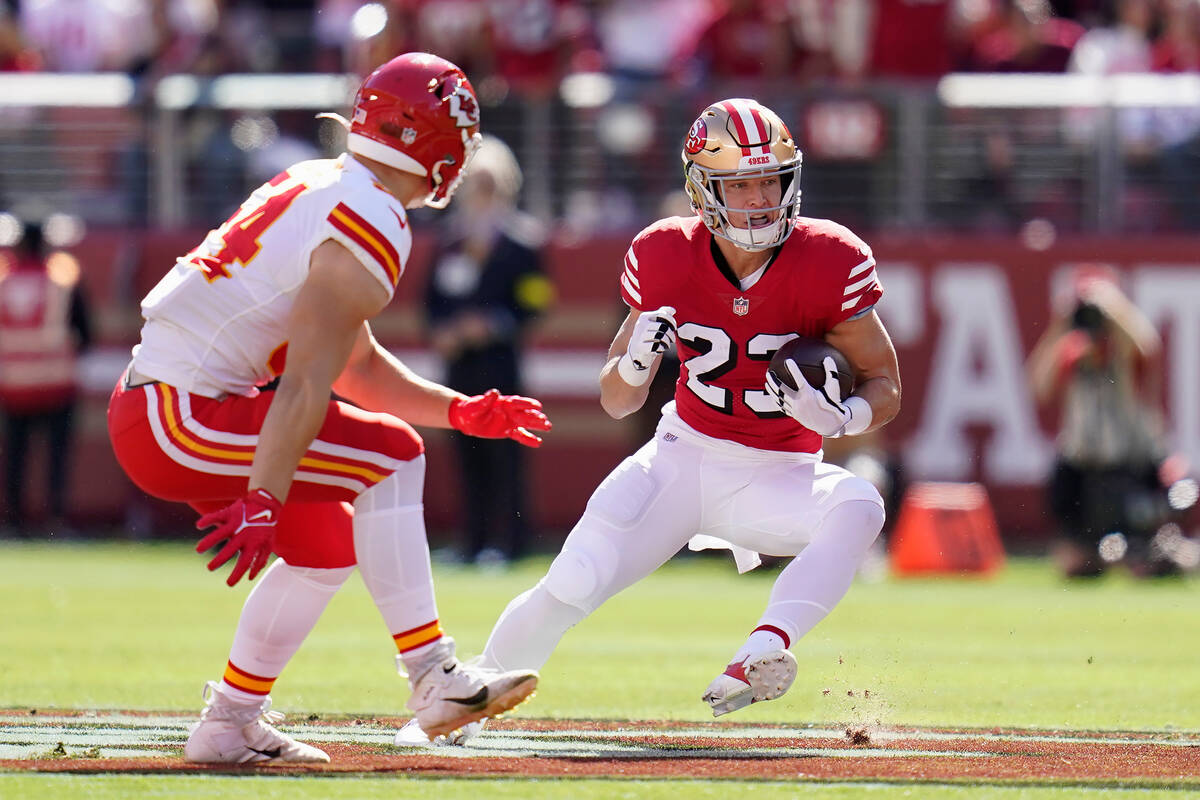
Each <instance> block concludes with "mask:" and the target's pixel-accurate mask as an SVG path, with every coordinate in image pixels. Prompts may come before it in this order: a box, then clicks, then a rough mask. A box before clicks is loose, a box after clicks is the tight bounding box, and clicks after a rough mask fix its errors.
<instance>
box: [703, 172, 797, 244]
mask: <svg viewBox="0 0 1200 800" xmlns="http://www.w3.org/2000/svg"><path fill="white" fill-rule="evenodd" d="M684 174H685V177H686V179H687V191H688V196H689V197H690V198H691V201H692V208H693V209H695V210H696V211H697V213H699V214H700V216H701V218H703V220H704V224H705V226H706V227H707V228H708V229H709V230H710V231H712V234H713V235H714V236H719V237H721V238H722V239H725V240H726V241H728V242H731V243H732V244H734V245H736V246H737V247H739V248H741V249H742V250H748V251H750V252H757V251H759V250H766V249H768V248H770V247H775V246H776V245H780V244H783V242H784V241H785V240H786V239H787V237H788V236H790V235H791V233H792V222H793V221H794V220H795V219H796V216H797V214H798V213H799V210H800V188H799V187H800V158H799V154H797V158H796V160H795V162H793V163H790V164H784V165H781V166H777V167H770V168H766V169H757V170H745V171H738V172H726V171H718V170H712V169H708V168H707V167H703V166H701V165H700V164H698V163H696V162H694V161H689V162H687V166H686V167H685V169H684ZM772 176H776V177H778V178H779V182H780V199H779V203H778V204H777V205H771V206H762V207H759V208H753V209H751V208H736V207H731V206H729V205H727V204H726V203H725V190H724V184H725V183H726V182H727V181H733V180H744V179H747V178H754V179H757V178H768V177H772ZM764 213H768V214H769V213H775V214H776V218H775V219H774V220H773V221H772V222H770V223H769V224H767V225H764V226H760V227H750V226H747V227H741V226H739V225H734V224H733V221H732V220H731V219H730V214H738V215H745V217H746V221H747V223H749V219H750V217H751V216H752V215H758V214H764Z"/></svg>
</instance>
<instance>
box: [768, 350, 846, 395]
mask: <svg viewBox="0 0 1200 800" xmlns="http://www.w3.org/2000/svg"><path fill="white" fill-rule="evenodd" d="M826 356H829V357H831V358H832V359H833V363H834V364H836V365H837V376H838V383H839V384H840V385H841V387H842V398H843V399H845V398H847V397H849V396H850V392H851V391H853V389H854V371H853V370H852V369H850V362H849V361H847V360H846V357H845V356H844V355H842V353H841V351H839V350H838V349H836V348H834V347H831V346H830V345H829V344H828V343H827V342H826V341H825V340H824V339H807V338H805V337H803V336H801V337H799V338H797V339H791V340H789V341H787V342H786V343H784V345H783V346H782V347H780V348H779V349H778V350H776V351H775V355H774V356H772V358H771V366H770V367H769V368H768V369H769V371H770V372H772V373H773V374H774V375H775V377H777V378H778V379H779V380H780V381H781V382H782V383H783V384H784V385H785V386H787V387H789V388H791V389H795V388H796V382H795V381H794V380H792V373H791V371H790V370H788V368H787V366H786V365H785V364H784V362H785V361H789V360H790V361H795V362H796V365H797V366H798V367H800V374H801V375H803V376H804V379H805V380H806V381H808V384H809V386H812V387H813V388H814V389H820V388H821V387H822V386H824V385H825V367H824V366H823V363H824V361H825V357H826Z"/></svg>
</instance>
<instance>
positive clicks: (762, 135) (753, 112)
mask: <svg viewBox="0 0 1200 800" xmlns="http://www.w3.org/2000/svg"><path fill="white" fill-rule="evenodd" d="M750 116H751V117H752V118H753V119H754V124H755V126H757V128H758V140H759V141H760V142H762V143H763V146H762V151H763V153H764V154H766V153H769V152H771V148H770V142H769V141H768V139H767V124H766V123H765V122H763V118H762V115H761V114H759V113H758V107H757V106H750Z"/></svg>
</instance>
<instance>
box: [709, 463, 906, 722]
mask: <svg viewBox="0 0 1200 800" xmlns="http://www.w3.org/2000/svg"><path fill="white" fill-rule="evenodd" d="M760 469H769V470H770V471H769V472H768V473H767V474H765V475H762V476H760V477H759V478H757V479H756V480H754V481H752V482H751V484H750V485H749V486H748V487H747V488H746V489H744V490H742V492H739V495H741V496H740V497H738V498H737V499H736V501H735V506H741V507H743V508H750V507H758V508H760V509H761V512H760V514H759V516H758V517H757V518H755V517H747V518H746V520H745V525H744V526H743V529H742V531H741V532H740V533H739V532H737V531H731V530H728V529H727V530H724V531H721V532H720V534H718V535H724V536H726V537H728V538H729V539H730V540H732V541H734V542H735V543H737V544H741V545H743V546H746V547H750V548H752V549H756V550H758V551H760V552H766V553H770V554H772V555H793V554H796V553H797V552H798V553H799V554H798V555H796V557H795V558H794V559H793V560H792V562H791V563H790V564H788V565H787V567H785V568H784V569H783V571H782V572H781V573H780V575H779V577H778V578H777V579H776V581H775V585H774V586H773V587H772V590H771V596H770V599H769V600H768V601H767V607H766V610H765V611H764V612H763V614H762V617H761V618H760V619H759V621H758V625H757V626H756V627H755V629H754V630H753V631H752V632H751V633H750V635H749V637H748V638H747V639H746V641H745V643H743V645H742V646H741V647H740V648H739V649H738V651H737V652H736V653H735V654H734V656H733V658H732V659H731V660H730V663H729V665H728V666H727V667H726V669H725V672H723V673H722V674H721V675H719V676H718V677H717V678H716V679H715V680H714V681H713V682H712V683H711V684H710V685H709V687H708V690H707V691H706V692H705V694H704V700H705V701H706V702H708V703H709V705H710V706H711V707H712V709H713V714H714V716H720V715H721V714H725V713H728V712H730V711H735V710H737V709H739V708H743V707H744V706H747V705H749V704H750V703H754V702H759V701H762V700H773V699H775V698H777V697H779V696H780V695H782V694H783V693H784V692H786V691H787V690H788V688H790V686H791V684H792V681H793V680H794V679H795V676H796V668H797V667H796V660H795V657H794V656H793V655H792V654H791V653H790V652H789V648H790V647H791V646H792V644H793V643H795V642H796V641H798V640H799V639H800V638H801V637H802V636H804V635H805V634H806V633H808V632H809V631H810V630H812V629H813V628H814V627H815V626H816V625H817V623H819V622H820V621H821V620H822V619H824V618H825V617H826V616H827V615H828V614H829V612H830V611H832V610H833V607H834V606H836V605H837V603H838V602H839V601H840V600H841V599H842V597H844V596H845V594H846V592H847V591H848V590H849V588H850V584H851V582H852V581H853V579H854V574H855V572H856V571H857V569H858V566H859V564H860V563H861V562H862V559H863V557H864V556H865V555H866V553H867V550H868V549H869V548H870V546H871V544H872V543H873V542H874V541H875V539H876V537H877V536H878V535H879V532H880V530H882V528H883V521H884V513H883V502H882V500H881V499H880V497H879V495H878V493H877V492H876V491H875V489H874V487H872V486H871V485H870V484H869V483H868V482H866V481H864V480H862V479H860V478H856V477H855V476H853V475H851V474H850V473H849V472H846V471H845V470H843V469H841V468H840V467H836V466H833V465H827V464H815V465H811V464H810V465H795V466H791V467H787V468H779V467H772V468H760ZM744 513H748V512H744ZM735 514H736V510H735ZM806 543H807V545H806ZM801 548H802V549H801Z"/></svg>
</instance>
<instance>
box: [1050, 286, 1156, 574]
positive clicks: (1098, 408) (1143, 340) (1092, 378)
mask: <svg viewBox="0 0 1200 800" xmlns="http://www.w3.org/2000/svg"><path fill="white" fill-rule="evenodd" d="M1065 299H1066V302H1063V303H1062V304H1061V305H1060V310H1059V312H1058V313H1056V314H1055V316H1054V318H1053V319H1052V320H1051V322H1050V325H1049V327H1048V328H1047V330H1046V332H1045V333H1044V334H1043V335H1042V337H1041V339H1040V340H1039V341H1038V343H1037V345H1036V346H1035V347H1034V350H1033V353H1032V354H1031V355H1030V357H1029V364H1028V369H1029V375H1030V383H1031V385H1032V388H1033V391H1034V396H1035V397H1036V399H1037V401H1038V403H1039V404H1043V405H1045V404H1049V403H1051V402H1052V401H1057V402H1058V404H1059V407H1060V419H1059V431H1058V437H1057V442H1056V447H1057V451H1058V458H1057V460H1056V463H1055V466H1054V469H1053V471H1052V473H1051V476H1050V480H1049V486H1048V495H1049V497H1048V499H1049V504H1050V508H1051V510H1052V512H1053V513H1054V515H1055V517H1056V518H1057V520H1058V522H1059V525H1060V532H1061V539H1060V542H1059V544H1058V546H1057V548H1056V551H1057V552H1056V556H1057V559H1058V561H1059V565H1060V567H1061V569H1062V570H1063V573H1064V574H1065V575H1066V576H1068V577H1094V576H1098V575H1100V574H1102V573H1103V572H1104V570H1105V568H1106V567H1107V566H1108V564H1110V563H1113V562H1116V561H1119V560H1121V559H1122V558H1123V557H1125V554H1126V551H1127V552H1128V553H1129V563H1130V566H1131V567H1132V568H1133V569H1134V570H1135V571H1138V572H1141V573H1145V574H1150V573H1161V572H1163V571H1166V570H1168V569H1169V567H1170V564H1169V563H1167V562H1160V561H1156V558H1155V557H1154V556H1152V555H1151V552H1150V551H1151V548H1150V539H1151V536H1152V535H1153V533H1154V531H1155V530H1156V529H1157V527H1158V525H1159V524H1160V523H1161V522H1162V521H1164V520H1163V519H1162V517H1163V516H1164V515H1165V513H1166V512H1165V510H1163V511H1162V512H1161V513H1160V511H1159V509H1165V492H1164V490H1163V481H1162V480H1160V472H1161V471H1162V470H1160V465H1161V464H1162V463H1163V461H1164V457H1165V455H1166V453H1165V451H1164V448H1163V446H1162V443H1161V436H1160V413H1159V404H1158V400H1157V398H1158V396H1159V388H1160V384H1161V380H1160V374H1159V361H1158V356H1159V353H1160V351H1161V340H1160V339H1159V336H1158V333H1157V332H1156V331H1155V330H1154V327H1153V325H1152V324H1151V323H1150V321H1149V320H1148V319H1146V317H1145V316H1144V315H1143V314H1142V313H1141V312H1140V311H1139V310H1138V309H1137V308H1136V307H1135V306H1134V305H1133V303H1132V302H1130V300H1129V299H1128V298H1127V297H1126V296H1125V295H1124V294H1123V293H1122V292H1121V290H1120V288H1119V287H1118V285H1117V280H1116V275H1115V273H1114V272H1113V271H1112V270H1110V269H1107V268H1104V267H1101V266H1097V265H1087V266H1083V267H1080V268H1078V269H1077V270H1076V272H1075V274H1074V275H1072V280H1071V293H1070V295H1069V296H1068V297H1067V298H1065ZM1160 501H1162V502H1160ZM1110 534H1112V535H1114V538H1110V539H1107V540H1106V537H1108V536H1109V535H1110ZM1120 537H1124V538H1120ZM1102 542H1103V543H1104V544H1103V545H1102Z"/></svg>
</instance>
